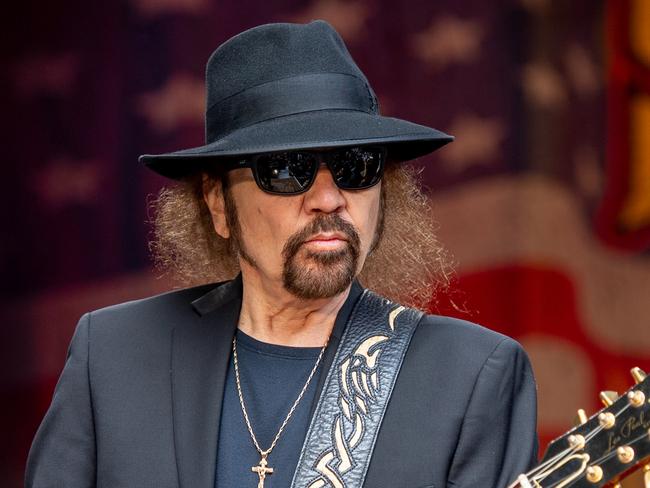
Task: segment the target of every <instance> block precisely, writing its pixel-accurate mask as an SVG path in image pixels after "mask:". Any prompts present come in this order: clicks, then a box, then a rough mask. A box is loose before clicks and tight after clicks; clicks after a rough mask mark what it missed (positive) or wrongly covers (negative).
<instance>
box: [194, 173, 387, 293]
mask: <svg viewBox="0 0 650 488" xmlns="http://www.w3.org/2000/svg"><path fill="white" fill-rule="evenodd" d="M227 186H228V188H227V189H226V191H225V192H224V191H223V186H222V185H221V184H217V185H215V186H214V187H213V188H212V189H210V190H209V191H208V192H206V194H205V199H206V203H207V204H208V207H209V208H210V211H211V213H212V217H213V221H214V224H215V230H216V231H217V233H218V234H219V235H221V236H222V237H225V238H230V239H231V241H234V244H235V246H236V247H237V248H238V251H239V256H240V266H241V269H242V274H243V275H244V278H246V277H247V276H248V277H254V278H255V279H259V280H262V281H263V282H265V283H268V284H282V286H283V287H284V288H285V289H286V290H288V291H289V292H290V293H292V294H293V295H295V296H297V297H299V298H306V299H314V298H327V297H332V296H335V295H337V294H338V293H341V292H343V291H344V290H345V289H346V288H347V287H348V286H349V285H350V283H351V282H352V280H353V279H354V277H355V276H356V275H357V274H358V273H359V271H360V270H361V268H362V267H363V263H364V261H365V258H366V256H367V255H368V252H369V250H370V249H371V246H372V245H373V244H374V242H375V240H376V237H377V236H376V233H377V227H378V222H379V219H380V212H381V208H380V207H381V198H380V194H381V182H380V183H379V184H377V185H375V186H373V187H371V188H368V189H365V190H353V191H347V190H341V189H339V188H338V187H337V186H336V184H335V183H334V181H333V179H332V175H331V173H330V171H329V169H327V167H326V166H325V165H322V166H321V168H320V169H319V171H318V174H317V176H316V179H315V181H314V183H313V185H312V186H311V188H310V189H309V190H308V191H307V192H305V193H302V194H299V195H291V196H286V195H272V194H268V193H265V192H264V191H262V190H261V189H259V188H258V186H257V184H256V183H255V180H254V179H253V174H252V172H251V170H250V169H247V168H244V169H237V170H233V171H231V172H229V173H228V185H227Z"/></svg>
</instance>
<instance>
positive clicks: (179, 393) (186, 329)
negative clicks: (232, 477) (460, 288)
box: [171, 279, 241, 488]
mask: <svg viewBox="0 0 650 488" xmlns="http://www.w3.org/2000/svg"><path fill="white" fill-rule="evenodd" d="M192 306H193V307H194V310H195V311H196V313H197V315H196V317H195V320H193V321H191V322H189V323H183V324H179V325H178V326H177V327H176V328H175V329H174V330H173V332H172V334H173V335H172V363H171V382H172V416H173V428H174V444H175V448H176V465H177V468H178V477H179V483H180V486H181V487H182V488H212V487H214V480H215V467H216V460H217V440H218V438H219V424H220V421H221V402H222V399H223V390H224V385H225V381H226V374H227V371H228V363H229V360H230V346H231V343H232V337H233V335H234V333H235V329H236V327H237V320H238V317H239V311H240V307H241V279H235V280H234V281H231V282H229V283H226V284H223V285H221V286H218V287H217V288H215V289H213V290H211V291H210V292H208V293H207V294H206V295H203V296H202V297H201V298H199V299H197V300H195V301H194V302H192Z"/></svg>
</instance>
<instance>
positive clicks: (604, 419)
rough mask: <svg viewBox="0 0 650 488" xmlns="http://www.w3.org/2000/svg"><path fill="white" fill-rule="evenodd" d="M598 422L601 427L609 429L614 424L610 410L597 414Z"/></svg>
mask: <svg viewBox="0 0 650 488" xmlns="http://www.w3.org/2000/svg"><path fill="white" fill-rule="evenodd" d="M598 423H599V424H600V426H601V427H602V428H603V429H611V428H612V427H614V425H615V424H616V417H614V414H613V413H611V412H603V413H601V414H599V415H598Z"/></svg>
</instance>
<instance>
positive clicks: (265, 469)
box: [232, 337, 327, 488]
mask: <svg viewBox="0 0 650 488" xmlns="http://www.w3.org/2000/svg"><path fill="white" fill-rule="evenodd" d="M326 347H327V343H325V345H324V346H323V347H322V349H321V350H320V354H318V359H316V363H315V364H314V367H313V368H312V369H311V372H310V373H309V376H308V377H307V381H306V382H305V384H304V386H303V387H302V390H300V394H299V395H298V398H296V401H295V402H293V405H291V408H290V409H289V413H287V416H286V417H285V419H284V422H282V425H280V428H279V429H278V432H277V433H276V434H275V437H274V438H273V442H271V445H270V446H269V448H268V449H262V448H261V447H260V445H259V443H258V442H257V437H255V433H254V432H253V427H252V425H251V421H250V419H249V418H248V412H247V411H246V405H245V404H244V395H242V391H241V380H240V379H239V362H238V360H237V337H234V338H233V340H232V357H233V363H234V365H235V382H236V383H237V395H238V396H239V405H240V406H241V411H242V413H243V414H244V420H245V421H246V427H247V428H248V433H249V434H250V436H251V440H252V441H253V445H254V446H255V449H257V452H258V453H259V454H260V456H261V459H260V462H259V463H258V464H257V466H252V467H251V471H253V472H254V473H257V475H258V476H259V482H258V484H257V488H264V480H265V479H266V476H267V475H270V474H273V468H271V467H270V466H268V461H267V458H268V457H269V454H271V451H272V450H273V448H275V445H276V444H277V442H278V439H279V438H280V436H281V435H282V432H283V431H284V428H285V427H286V425H287V423H288V422H289V419H290V418H291V416H292V415H293V412H294V411H295V410H296V407H297V406H298V403H300V400H302V397H303V395H304V394H305V391H307V387H308V386H309V383H311V379H312V378H313V377H314V374H315V373H316V370H317V369H318V365H319V364H320V362H321V359H322V358H323V353H324V352H325V348H326Z"/></svg>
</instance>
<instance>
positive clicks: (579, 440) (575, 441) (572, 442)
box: [567, 434, 587, 450]
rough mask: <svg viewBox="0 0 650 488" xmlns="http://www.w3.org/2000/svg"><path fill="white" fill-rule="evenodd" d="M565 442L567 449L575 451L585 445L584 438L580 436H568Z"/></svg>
mask: <svg viewBox="0 0 650 488" xmlns="http://www.w3.org/2000/svg"><path fill="white" fill-rule="evenodd" d="M567 441H568V443H569V447H571V448H572V449H576V450H580V449H582V448H583V447H585V444H586V442H587V441H586V440H585V438H584V436H581V435H580V434H574V435H570V436H569V437H567Z"/></svg>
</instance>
